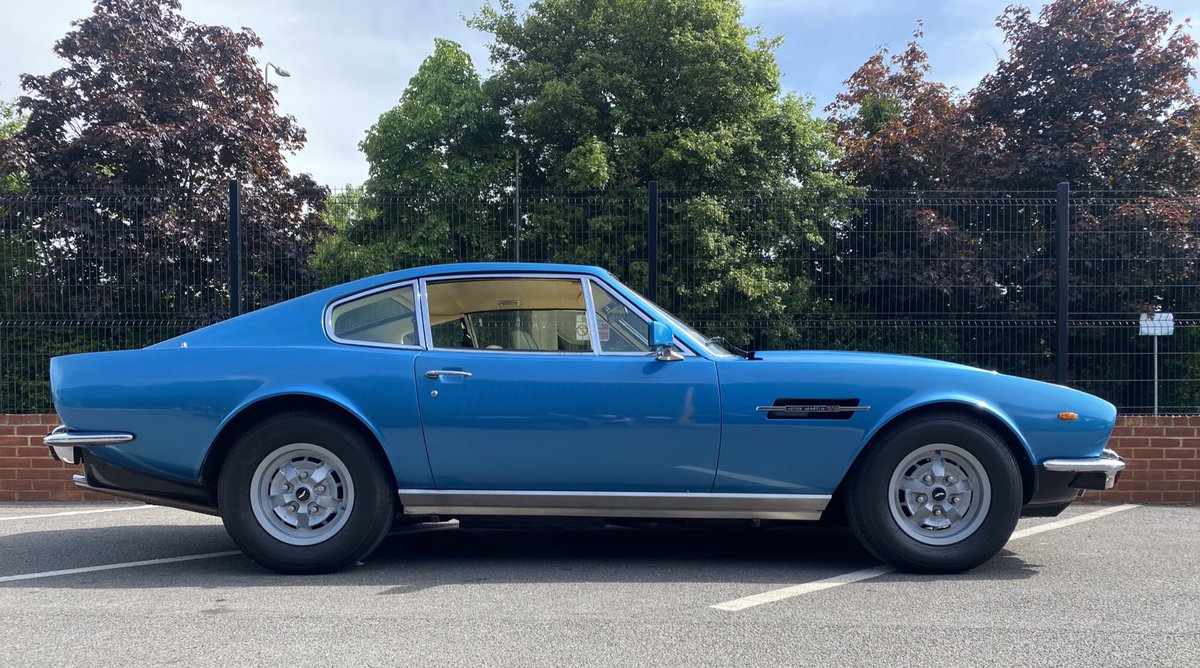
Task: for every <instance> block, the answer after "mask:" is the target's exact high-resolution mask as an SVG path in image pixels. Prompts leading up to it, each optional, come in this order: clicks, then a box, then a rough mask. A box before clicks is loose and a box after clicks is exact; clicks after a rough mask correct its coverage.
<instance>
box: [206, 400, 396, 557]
mask: <svg viewBox="0 0 1200 668" xmlns="http://www.w3.org/2000/svg"><path fill="white" fill-rule="evenodd" d="M217 497H218V503H219V505H220V510H221V518H222V520H223V521H224V523H225V528H226V530H228V531H229V535H230V536H231V537H233V540H234V542H235V543H237V545H238V547H240V548H241V549H242V551H244V552H245V553H246V554H247V555H248V556H249V557H250V558H251V559H253V560H254V561H256V562H258V563H260V564H262V565H263V566H266V567H267V568H270V569H273V570H276V571H279V572H281V573H327V572H330V571H335V570H338V569H340V568H343V567H345V566H347V565H350V564H352V563H354V562H356V561H358V560H359V559H362V558H363V557H365V556H366V555H367V554H369V553H370V552H371V551H372V550H374V549H375V547H376V546H378V545H379V542H380V541H381V540H383V537H384V536H385V535H386V534H387V531H388V529H389V528H390V527H391V521H392V515H393V509H394V504H395V490H393V489H392V485H390V484H389V483H388V477H387V475H386V474H385V469H384V463H383V462H382V461H380V457H378V456H377V455H376V453H375V451H374V449H373V448H372V447H371V446H370V444H369V443H367V442H366V440H365V439H363V438H362V436H360V435H359V434H358V433H356V432H355V431H354V430H353V429H349V428H347V427H346V426H345V425H343V424H341V423H340V422H338V421H336V420H332V419H329V418H326V417H323V416H318V415H309V414H301V413H291V414H284V415H278V416H275V417H272V418H270V419H267V420H265V421H263V422H260V423H258V424H257V425H255V426H253V427H251V428H250V429H249V430H247V432H246V433H245V434H243V435H242V436H241V438H239V439H238V441H237V443H235V444H234V446H233V449H232V450H231V451H230V453H229V456H228V457H227V458H226V460H225V463H224V465H223V466H222V469H221V475H220V478H219V479H218V483H217Z"/></svg>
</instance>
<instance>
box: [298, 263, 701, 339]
mask: <svg viewBox="0 0 1200 668" xmlns="http://www.w3.org/2000/svg"><path fill="white" fill-rule="evenodd" d="M476 278H480V279H488V278H534V279H538V278H542V279H561V278H566V279H575V280H580V281H582V283H583V294H584V305H585V308H586V309H587V314H588V328H589V329H590V330H591V339H592V341H591V342H592V350H591V352H588V353H585V352H579V353H571V352H566V353H564V352H559V351H554V350H487V349H483V348H434V347H433V332H432V326H431V324H430V320H429V309H428V305H427V303H426V302H427V299H428V296H427V292H426V284H427V283H429V282H430V281H432V282H434V283H441V282H443V281H456V280H458V281H462V280H471V279H476ZM593 282H594V283H596V284H597V285H599V286H600V287H601V288H603V289H604V290H605V291H606V292H608V293H609V295H610V296H612V297H613V298H614V299H616V300H617V301H619V302H621V303H622V304H624V305H625V307H626V308H628V309H629V310H630V311H631V312H633V313H636V314H637V315H638V316H639V317H641V318H643V319H645V320H646V321H647V322H654V321H655V318H654V317H653V316H651V315H650V314H648V313H646V311H645V310H643V309H641V308H639V307H638V306H635V305H634V304H633V303H631V302H630V301H629V300H628V299H626V298H625V295H623V294H621V292H620V291H619V290H616V289H614V288H613V287H612V286H611V285H609V284H608V283H606V282H605V281H603V280H600V279H598V278H596V277H595V276H591V275H588V274H571V273H550V272H547V273H544V274H535V273H529V272H521V273H486V274H447V275H445V276H436V277H429V278H410V279H407V280H403V281H397V282H395V283H388V284H387V285H380V286H376V287H374V288H370V289H367V290H363V291H362V292H355V293H353V294H350V295H346V296H344V297H340V298H338V299H336V300H334V301H332V302H330V303H329V304H328V305H327V306H326V307H325V310H324V312H323V313H322V316H321V328H322V330H323V331H324V332H325V337H326V338H328V339H329V340H330V341H332V342H334V343H340V344H343V345H350V346H360V347H364V348H389V349H393V350H446V351H455V352H466V353H480V354H485V355H486V354H510V355H513V354H517V355H564V354H565V355H597V356H598V355H604V356H608V357H646V356H647V355H652V354H653V352H651V353H639V352H603V351H601V350H600V340H599V333H598V332H597V331H596V309H595V306H594V305H593V303H592V291H591V284H592V283H593ZM406 285H412V286H413V291H414V300H413V306H414V308H415V309H416V311H417V313H416V315H417V344H416V345H412V344H404V343H382V342H379V341H359V340H355V339H343V338H340V337H338V336H334V334H333V310H334V309H335V308H337V307H338V306H341V305H342V304H345V303H347V302H352V301H354V300H356V299H361V298H363V297H369V296H371V295H374V294H378V293H380V292H387V291H388V290H395V289H396V288H401V287H404V286H406ZM674 341H675V347H676V348H678V349H679V351H680V352H682V353H683V355H684V356H685V357H697V356H699V354H698V353H697V352H696V351H695V350H694V349H693V348H692V347H691V346H690V345H688V342H687V341H685V340H683V339H681V338H680V337H679V336H675V337H674Z"/></svg>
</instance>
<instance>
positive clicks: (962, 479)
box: [888, 443, 992, 545]
mask: <svg viewBox="0 0 1200 668" xmlns="http://www.w3.org/2000/svg"><path fill="white" fill-rule="evenodd" d="M888 497H889V501H888V505H889V506H890V509H891V512H892V518H893V519H895V520H896V524H897V525H899V527H900V529H901V530H902V531H904V533H906V534H908V535H909V536H911V537H912V538H915V539H916V540H918V541H920V542H922V543H925V544H926V545H950V544H953V543H957V542H959V541H961V540H964V539H965V538H967V537H968V536H970V535H971V534H973V533H975V531H976V530H977V529H979V526H980V525H981V524H983V520H984V519H985V518H986V517H987V511H988V508H989V507H990V506H991V502H992V495H991V486H990V485H989V483H988V477H987V472H986V471H984V469H983V465H982V464H980V463H979V460H978V459H976V458H975V456H974V455H972V454H971V453H969V452H967V451H966V450H963V449H962V448H960V447H958V446H956V445H950V444H948V443H935V444H931V445H928V446H925V447H924V448H921V449H919V450H917V451H915V452H913V453H912V454H910V455H909V456H908V457H907V458H905V459H904V461H902V462H901V463H900V465H899V466H897V467H896V470H895V471H894V472H893V473H892V480H891V485H890V486H889V488H888Z"/></svg>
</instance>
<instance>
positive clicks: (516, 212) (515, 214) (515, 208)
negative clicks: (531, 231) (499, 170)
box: [513, 151, 521, 262]
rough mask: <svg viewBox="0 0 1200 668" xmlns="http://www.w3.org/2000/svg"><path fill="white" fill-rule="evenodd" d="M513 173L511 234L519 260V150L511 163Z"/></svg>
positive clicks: (519, 259) (518, 259)
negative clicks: (514, 186) (515, 180)
mask: <svg viewBox="0 0 1200 668" xmlns="http://www.w3.org/2000/svg"><path fill="white" fill-rule="evenodd" d="M513 174H515V175H516V177H517V187H516V191H515V192H514V193H513V235H514V237H515V239H516V243H515V244H514V245H515V247H516V253H517V257H516V261H517V262H520V261H521V152H520V151H517V157H516V160H515V161H514V163H513Z"/></svg>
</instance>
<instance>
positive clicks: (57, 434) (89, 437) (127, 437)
mask: <svg viewBox="0 0 1200 668" xmlns="http://www.w3.org/2000/svg"><path fill="white" fill-rule="evenodd" d="M132 440H133V434H127V433H125V432H121V431H70V430H68V429H67V426H66V425H60V426H58V427H55V428H54V431H52V432H50V433H49V434H47V435H46V437H45V438H43V439H42V443H45V444H46V445H47V446H49V447H50V454H51V455H53V456H54V458H55V459H57V460H58V461H60V462H66V463H68V464H78V463H79V461H80V459H79V448H91V447H95V446H98V445H120V444H122V443H128V442H130V441H132Z"/></svg>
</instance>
